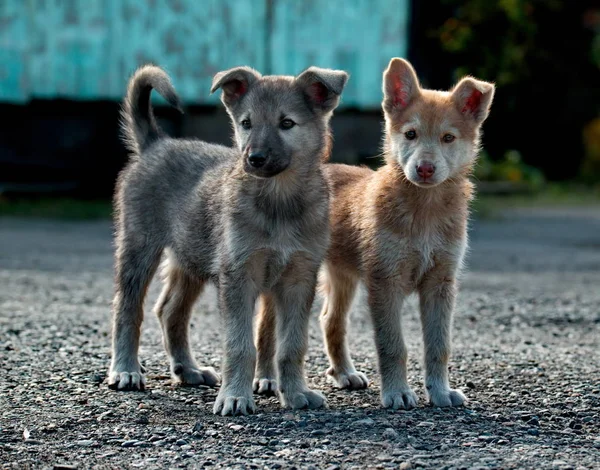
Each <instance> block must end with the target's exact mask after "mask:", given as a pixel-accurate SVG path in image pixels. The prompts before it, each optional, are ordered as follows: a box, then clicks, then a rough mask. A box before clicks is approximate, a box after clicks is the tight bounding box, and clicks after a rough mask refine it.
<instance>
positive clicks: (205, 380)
mask: <svg viewBox="0 0 600 470" xmlns="http://www.w3.org/2000/svg"><path fill="white" fill-rule="evenodd" d="M173 375H174V376H175V381H176V382H177V383H179V384H181V385H184V386H189V387H194V386H198V385H208V386H209V387H214V386H215V385H217V384H218V383H219V381H220V380H221V379H220V377H219V374H217V372H216V371H215V370H214V369H213V368H212V367H190V366H184V365H183V364H175V365H174V366H173Z"/></svg>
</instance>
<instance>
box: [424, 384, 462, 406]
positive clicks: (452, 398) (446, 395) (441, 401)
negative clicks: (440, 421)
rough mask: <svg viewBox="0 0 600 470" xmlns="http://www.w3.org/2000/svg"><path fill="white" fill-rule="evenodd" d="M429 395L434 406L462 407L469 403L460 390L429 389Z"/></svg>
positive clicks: (448, 388)
mask: <svg viewBox="0 0 600 470" xmlns="http://www.w3.org/2000/svg"><path fill="white" fill-rule="evenodd" d="M427 394H428V395H429V401H430V402H431V404H432V405H433V406H440V407H447V406H462V405H464V404H465V403H466V401H467V397H465V396H464V394H463V393H462V392H461V391H460V390H454V389H451V388H450V387H447V386H446V387H439V386H438V387H435V386H431V387H427Z"/></svg>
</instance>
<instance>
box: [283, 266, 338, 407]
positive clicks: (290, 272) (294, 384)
mask: <svg viewBox="0 0 600 470" xmlns="http://www.w3.org/2000/svg"><path fill="white" fill-rule="evenodd" d="M318 269H319V262H318V261H316V260H313V259H311V258H310V257H309V256H308V255H296V256H294V258H293V259H292V261H291V262H290V264H289V265H288V266H287V268H286V270H285V271H284V273H283V275H282V278H281V279H280V281H279V282H278V283H277V285H276V286H275V288H274V299H275V302H276V306H277V313H278V316H279V318H278V319H277V338H278V348H277V366H278V370H279V387H280V389H279V392H280V399H281V403H282V405H283V406H284V407H286V408H293V409H301V408H319V407H322V406H325V404H326V402H325V397H324V396H323V395H322V394H321V393H319V392H316V391H314V390H310V389H309V388H308V384H307V383H306V378H305V375H304V361H305V356H306V351H307V349H308V323H309V317H310V310H311V307H312V303H313V300H314V298H315V288H316V284H317V272H318Z"/></svg>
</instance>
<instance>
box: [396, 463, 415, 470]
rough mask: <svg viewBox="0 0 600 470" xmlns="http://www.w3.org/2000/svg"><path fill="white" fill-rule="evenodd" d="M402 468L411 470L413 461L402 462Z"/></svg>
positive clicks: (401, 469) (402, 469)
mask: <svg viewBox="0 0 600 470" xmlns="http://www.w3.org/2000/svg"><path fill="white" fill-rule="evenodd" d="M399 468H400V470H410V469H411V468H412V463H410V462H402V463H401V464H400V467H399Z"/></svg>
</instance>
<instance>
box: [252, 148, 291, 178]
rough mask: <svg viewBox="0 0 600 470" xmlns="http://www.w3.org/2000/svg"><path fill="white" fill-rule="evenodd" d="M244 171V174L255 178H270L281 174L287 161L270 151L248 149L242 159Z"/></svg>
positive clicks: (287, 163)
mask: <svg viewBox="0 0 600 470" xmlns="http://www.w3.org/2000/svg"><path fill="white" fill-rule="evenodd" d="M244 160H245V161H244V169H245V170H246V173H249V174H251V175H254V176H257V177H259V178H270V177H272V176H275V175H277V174H279V173H281V172H282V171H283V170H285V169H286V168H287V166H288V165H289V160H288V159H285V158H281V155H278V154H276V153H274V152H272V150H271V149H269V148H267V149H266V150H263V149H260V148H250V149H249V150H248V152H247V153H246V156H245V158H244Z"/></svg>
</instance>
